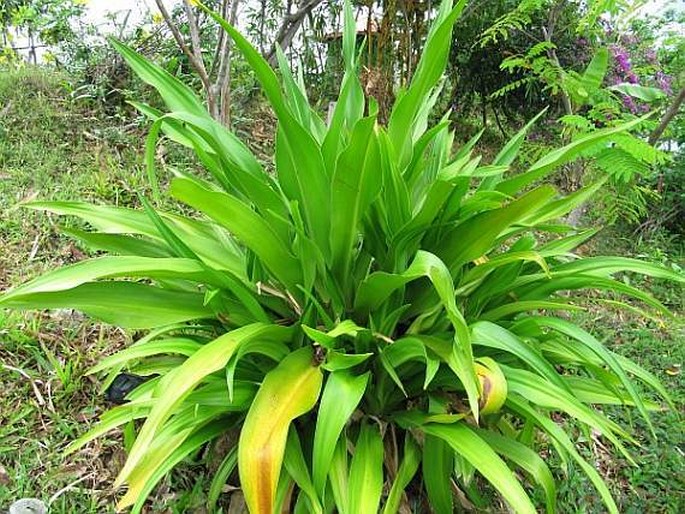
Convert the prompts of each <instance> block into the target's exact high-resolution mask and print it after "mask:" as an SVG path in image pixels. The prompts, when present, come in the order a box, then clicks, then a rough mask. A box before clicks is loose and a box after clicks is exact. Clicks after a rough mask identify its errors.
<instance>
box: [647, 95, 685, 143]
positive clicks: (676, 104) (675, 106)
mask: <svg viewBox="0 0 685 514" xmlns="http://www.w3.org/2000/svg"><path fill="white" fill-rule="evenodd" d="M684 101H685V87H684V88H683V89H681V90H680V93H678V96H676V97H675V99H674V100H673V102H672V103H671V105H670V106H669V107H668V109H667V110H666V112H665V113H664V116H663V118H661V122H660V123H659V126H658V127H657V128H655V129H654V131H653V132H652V133H651V134H650V135H649V139H648V140H647V142H648V143H649V144H650V145H652V146H654V145H656V143H657V142H658V141H659V139H660V138H661V136H662V135H663V134H664V132H665V130H666V127H668V125H669V123H671V121H673V118H675V117H676V115H677V114H678V111H679V110H680V107H681V105H682V104H683V102H684Z"/></svg>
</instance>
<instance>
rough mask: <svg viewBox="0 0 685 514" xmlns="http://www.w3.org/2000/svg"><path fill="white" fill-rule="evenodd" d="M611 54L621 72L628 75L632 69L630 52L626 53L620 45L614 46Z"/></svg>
mask: <svg viewBox="0 0 685 514" xmlns="http://www.w3.org/2000/svg"><path fill="white" fill-rule="evenodd" d="M611 53H612V54H614V59H615V60H616V64H617V65H618V68H619V70H620V71H622V72H623V73H628V72H629V71H630V69H631V65H630V57H629V56H628V52H626V50H625V48H622V47H620V46H618V45H612V47H611Z"/></svg>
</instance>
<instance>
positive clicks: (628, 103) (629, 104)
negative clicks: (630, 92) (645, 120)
mask: <svg viewBox="0 0 685 514" xmlns="http://www.w3.org/2000/svg"><path fill="white" fill-rule="evenodd" d="M623 105H624V106H625V108H626V109H628V110H629V111H630V112H632V113H633V114H635V113H637V105H635V102H634V101H633V99H632V98H631V97H629V96H624V97H623Z"/></svg>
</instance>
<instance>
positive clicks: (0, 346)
mask: <svg viewBox="0 0 685 514" xmlns="http://www.w3.org/2000/svg"><path fill="white" fill-rule="evenodd" d="M0 112H2V113H3V115H2V116H0V248H1V249H2V250H1V251H0V289H5V288H6V287H9V286H11V285H13V284H16V283H18V282H21V281H23V280H26V279H28V278H30V277H32V276H35V275H36V274H37V273H39V272H40V271H41V270H43V269H45V268H52V267H55V266H58V265H61V264H64V263H68V262H74V261H77V260H80V259H82V258H83V256H84V254H85V253H86V251H85V250H84V249H83V248H79V247H78V246H76V245H75V244H74V243H73V242H71V241H70V240H69V239H67V238H65V237H63V236H61V235H59V233H58V226H57V220H56V219H52V218H50V217H49V216H46V215H43V214H40V213H33V212H30V211H23V210H16V209H15V208H14V207H15V206H16V204H17V203H18V202H20V201H21V200H22V199H26V198H32V197H40V198H43V199H74V198H87V199H90V200H94V201H96V202H98V201H100V202H105V201H107V202H111V203H116V204H119V205H135V204H137V195H138V193H139V192H145V191H147V185H146V182H145V171H144V167H143V162H142V147H143V138H144V133H145V132H144V128H142V127H140V126H138V125H136V124H133V125H131V124H130V120H129V122H127V123H122V120H121V119H119V118H105V117H103V116H102V115H98V114H97V113H94V112H90V111H89V110H88V109H87V108H86V107H83V106H78V105H75V104H74V103H73V102H72V101H71V100H70V99H69V97H68V94H67V89H65V88H64V78H63V77H61V76H59V75H58V74H54V73H45V72H40V71H38V70H35V69H31V68H26V69H23V70H20V71H13V72H8V73H2V74H0ZM122 125H127V126H128V129H127V130H122V129H121V128H120V127H121V126H122ZM244 130H245V129H244V128H242V129H241V132H243V133H244ZM257 131H259V128H258V127H257ZM241 135H242V134H241ZM169 152H170V153H169V156H168V159H167V160H169V161H170V162H177V161H178V162H181V163H185V161H184V160H183V159H184V156H183V155H181V154H179V155H177V154H174V153H172V151H171V150H169ZM186 164H187V163H186ZM619 236H620V233H606V234H604V235H602V236H601V237H600V238H598V239H597V240H596V243H595V245H596V246H603V247H602V248H589V249H588V251H592V252H594V251H597V253H615V254H621V255H629V254H633V255H635V254H641V256H642V257H646V258H649V259H650V260H655V261H659V262H663V263H665V264H667V265H678V264H680V265H681V266H682V265H683V258H682V257H683V253H682V249H677V248H676V249H670V250H669V249H668V248H667V247H666V245H665V244H656V243H654V242H653V241H651V242H650V241H647V242H644V243H643V244H641V245H636V244H635V241H634V240H632V239H621V237H619ZM606 246H610V248H606ZM640 285H641V286H644V287H646V288H649V289H651V290H653V291H654V292H655V293H656V294H657V296H659V297H660V298H662V299H665V300H666V302H667V303H668V304H669V306H670V307H671V308H672V309H673V311H674V312H676V313H677V314H678V315H679V316H680V318H681V321H680V322H676V321H674V322H672V323H670V324H669V326H668V327H666V326H662V325H661V324H659V323H657V322H654V321H645V320H642V319H640V318H638V317H637V316H635V315H626V314H621V313H619V312H618V311H616V310H613V309H611V308H609V307H607V306H606V305H598V306H597V307H596V308H593V309H590V310H589V311H588V312H585V313H583V314H582V316H583V324H584V325H585V326H586V327H587V328H592V329H593V331H595V332H597V333H600V334H602V335H603V337H605V338H606V340H607V341H609V342H610V344H611V346H612V347H613V348H614V349H616V350H617V351H619V352H620V353H622V354H624V355H627V356H629V357H631V358H633V359H635V360H636V361H637V362H638V363H640V364H641V365H643V366H644V367H645V368H647V369H649V370H650V371H652V372H653V373H655V374H656V375H657V376H659V377H660V378H661V379H662V380H663V382H664V383H665V385H666V387H667V389H668V390H669V391H670V392H671V393H672V394H673V396H674V398H675V400H676V402H677V404H678V406H679V407H680V410H681V412H680V413H678V412H672V411H669V412H660V413H656V414H655V415H654V417H653V420H654V424H655V428H656V431H657V439H656V440H652V439H651V438H650V437H649V436H648V431H647V429H646V427H645V426H644V424H643V422H641V421H640V420H639V418H638V417H637V416H635V417H631V416H630V415H627V414H625V413H624V412H623V411H621V410H619V409H616V410H615V411H610V413H611V414H613V418H614V419H615V420H616V421H617V422H619V423H620V424H621V425H623V426H627V427H631V428H632V430H631V431H632V433H633V434H634V435H635V437H637V438H638V440H639V441H640V442H641V444H642V446H641V447H640V448H637V449H635V450H634V454H635V457H636V460H637V461H638V463H639V467H637V468H633V467H631V466H629V465H628V464H627V463H626V462H625V461H624V460H622V459H620V458H618V457H617V456H616V455H615V454H613V453H610V452H608V450H607V449H606V448H605V447H604V446H602V445H601V441H597V440H594V439H591V440H589V441H587V440H585V439H584V437H583V435H582V434H578V439H577V441H578V444H579V447H580V448H581V450H582V451H583V452H584V453H585V455H586V456H587V457H589V458H590V459H591V460H592V461H593V462H595V463H596V465H597V466H598V468H599V469H600V470H601V472H602V474H603V475H604V476H605V477H606V478H607V479H608V481H609V483H610V484H611V487H612V490H613V492H614V494H615V496H616V498H617V500H618V502H619V506H620V508H621V511H622V512H626V513H632V512H635V513H638V512H639V513H654V514H662V513H673V514H675V513H679V512H683V511H685V493H684V491H685V484H684V483H683V473H682V467H683V464H682V463H683V460H684V458H685V434H684V432H683V430H682V425H681V422H680V419H679V414H680V415H681V416H682V414H683V412H682V406H683V405H685V374H683V372H681V371H680V368H679V367H678V366H679V365H682V364H683V362H684V361H685V345H683V344H682V341H683V340H685V327H684V326H683V324H682V316H683V314H684V313H685V304H684V302H685V300H684V299H683V297H682V294H681V293H682V292H681V291H678V290H677V289H673V288H669V287H667V286H664V285H663V284H660V283H658V282H650V283H643V284H640ZM131 338H132V335H131V334H125V333H123V332H122V331H119V330H117V329H114V328H111V327H107V326H104V325H98V324H94V323H91V322H90V321H88V320H86V319H84V318H83V317H82V316H80V315H79V314H78V313H75V312H72V311H57V312H52V313H49V314H48V313H39V314H19V313H10V312H2V311H0V388H1V389H0V390H1V391H2V394H1V395H0V512H4V511H5V510H6V509H7V508H8V507H9V505H10V504H11V503H12V502H13V501H14V500H16V499H19V498H21V497H38V498H40V499H42V500H44V501H46V502H48V501H50V500H51V499H52V502H51V506H50V507H51V513H52V514H57V513H64V514H67V513H79V514H81V513H103V512H111V511H113V503H114V502H113V499H114V496H115V493H114V492H113V491H112V490H111V483H112V481H113V479H114V476H115V475H116V472H117V471H118V469H119V468H120V466H121V464H122V461H123V456H124V453H123V442H124V440H125V436H124V434H122V433H116V434H114V435H112V436H109V437H106V438H103V439H100V440H99V441H98V442H97V443H95V444H92V445H89V446H88V447H87V448H86V449H84V450H83V451H81V452H78V453H77V454H75V455H73V456H70V457H66V458H65V457H63V455H62V450H63V449H64V448H65V447H66V445H67V444H68V443H69V441H71V440H72V439H73V438H74V437H76V436H77V435H78V434H82V433H84V432H85V431H86V430H87V428H88V427H89V426H91V425H92V424H93V423H94V422H95V421H96V420H97V417H98V416H99V414H101V413H102V412H103V411H104V410H105V409H106V408H107V407H108V405H107V403H106V400H105V398H104V395H103V394H102V392H101V390H100V384H99V383H98V381H97V379H96V378H95V377H89V376H86V375H85V371H86V370H87V369H88V367H89V366H91V365H93V364H94V363H95V362H97V360H98V359H100V358H101V357H102V356H103V355H106V354H109V353H112V352H113V351H115V350H116V349H117V348H120V347H121V346H123V345H125V344H127V343H128V342H130V340H131ZM214 465H215V463H214V462H213V452H212V451H208V452H205V453H203V454H201V455H198V456H196V459H195V460H194V461H193V462H189V463H188V464H187V465H186V466H185V467H184V468H183V469H181V470H180V471H177V472H175V473H174V475H173V476H172V477H171V478H170V479H167V480H166V481H165V482H164V484H163V485H162V486H161V487H160V488H159V489H158V490H157V491H156V493H155V495H154V498H153V500H152V502H151V504H150V508H149V510H148V512H204V510H203V509H204V507H203V504H204V500H205V494H206V489H207V486H208V480H205V479H204V478H203V477H204V475H203V472H204V471H205V470H206V469H207V468H209V469H210V470H211V469H212V466H214ZM198 478H199V480H198ZM557 478H558V479H559V483H560V495H559V496H560V497H559V502H560V503H559V512H561V513H572V512H583V513H591V512H603V509H602V507H601V502H600V500H599V499H598V498H597V497H596V496H595V494H594V490H593V489H592V488H591V487H590V486H589V484H588V483H587V481H586V480H585V479H584V476H583V475H581V474H580V473H577V472H575V471H574V470H573V468H570V469H569V470H568V473H567V474H566V475H563V476H558V477H557ZM223 496H227V495H223Z"/></svg>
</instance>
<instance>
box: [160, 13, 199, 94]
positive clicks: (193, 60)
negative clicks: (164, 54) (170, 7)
mask: <svg viewBox="0 0 685 514" xmlns="http://www.w3.org/2000/svg"><path fill="white" fill-rule="evenodd" d="M155 3H156V4H157V8H158V9H159V12H160V13H161V14H162V17H163V18H164V21H165V23H166V25H167V27H169V30H171V34H172V35H173V36H174V40H175V41H176V44H177V45H178V47H179V48H180V49H181V51H182V52H183V54H184V55H185V56H186V57H187V58H188V62H190V65H191V66H192V67H193V69H194V70H195V71H196V72H197V74H198V75H199V76H200V80H201V81H202V85H203V87H204V88H205V90H207V91H209V85H210V84H209V77H208V76H207V71H206V70H205V67H204V63H202V61H199V62H198V60H197V59H196V57H195V54H194V53H193V51H192V50H191V49H190V47H188V45H187V44H186V42H185V40H184V39H183V35H182V34H181V31H180V30H179V29H178V26H177V25H176V23H174V20H173V19H172V18H171V15H170V14H169V11H167V10H166V7H165V6H164V2H163V0H155Z"/></svg>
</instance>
